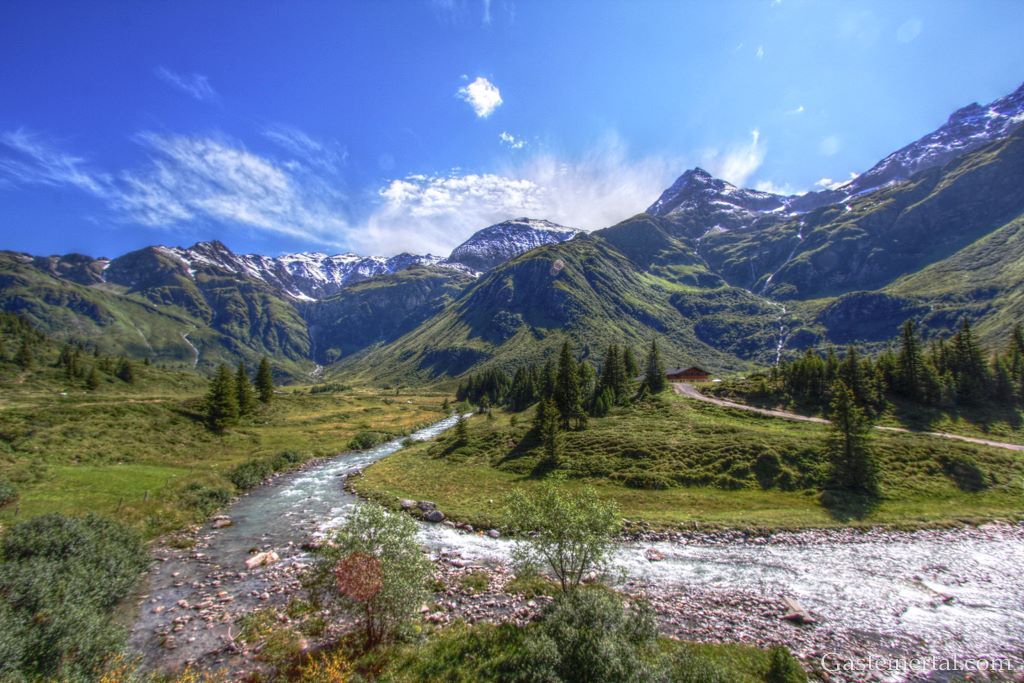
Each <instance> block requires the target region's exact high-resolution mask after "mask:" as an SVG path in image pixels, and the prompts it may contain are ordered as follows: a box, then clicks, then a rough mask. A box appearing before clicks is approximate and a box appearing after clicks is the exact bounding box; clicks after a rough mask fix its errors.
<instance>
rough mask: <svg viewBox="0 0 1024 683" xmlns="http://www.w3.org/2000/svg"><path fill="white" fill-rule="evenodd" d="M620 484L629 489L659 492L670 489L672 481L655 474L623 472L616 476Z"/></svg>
mask: <svg viewBox="0 0 1024 683" xmlns="http://www.w3.org/2000/svg"><path fill="white" fill-rule="evenodd" d="M617 478H621V479H622V484H623V485H624V486H628V487H629V488H631V489H647V490H649V491H660V490H663V489H669V488H672V484H673V482H672V480H671V479H669V478H668V477H666V476H664V475H661V474H658V473H656V472H625V473H622V474H621V475H618V477H617Z"/></svg>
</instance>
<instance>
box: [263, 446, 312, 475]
mask: <svg viewBox="0 0 1024 683" xmlns="http://www.w3.org/2000/svg"><path fill="white" fill-rule="evenodd" d="M306 458H307V456H305V455H304V454H302V453H299V452H297V451H281V452H280V453H278V454H277V455H275V456H274V457H273V458H271V459H270V468H271V469H272V470H274V471H275V472H281V471H283V470H290V469H292V468H293V467H295V466H297V465H301V464H302V463H304V462H305V461H306Z"/></svg>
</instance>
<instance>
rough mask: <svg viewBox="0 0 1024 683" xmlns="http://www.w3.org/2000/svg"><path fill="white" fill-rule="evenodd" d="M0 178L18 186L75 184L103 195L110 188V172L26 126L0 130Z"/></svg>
mask: <svg viewBox="0 0 1024 683" xmlns="http://www.w3.org/2000/svg"><path fill="white" fill-rule="evenodd" d="M0 177H3V178H6V179H7V180H8V181H9V182H10V183H13V184H18V185H51V186H55V185H71V186H73V187H77V188H78V189H80V190H83V191H85V192H88V193H90V194H94V195H96V196H100V197H102V196H106V195H107V193H108V192H109V189H110V188H109V186H110V178H109V177H108V176H107V175H106V174H103V173H100V172H98V171H96V170H94V169H91V168H89V166H88V164H87V163H86V162H85V160H84V159H82V158H80V157H77V156H74V155H71V154H68V153H66V152H63V151H61V150H60V149H58V148H57V147H56V146H55V145H53V144H52V143H50V142H49V141H47V140H45V139H44V138H43V137H42V136H40V135H38V134H36V133H32V132H30V131H27V130H25V129H23V128H19V129H17V130H13V131H6V132H2V133H0Z"/></svg>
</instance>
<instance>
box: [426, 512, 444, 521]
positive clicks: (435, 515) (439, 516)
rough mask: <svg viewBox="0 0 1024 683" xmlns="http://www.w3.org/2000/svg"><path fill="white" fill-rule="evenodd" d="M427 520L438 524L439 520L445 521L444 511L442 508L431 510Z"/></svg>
mask: <svg viewBox="0 0 1024 683" xmlns="http://www.w3.org/2000/svg"><path fill="white" fill-rule="evenodd" d="M426 520H427V521H428V522H432V523H434V524H437V523H438V522H443V521H444V513H443V512H441V511H440V510H430V512H428V513H427V516H426Z"/></svg>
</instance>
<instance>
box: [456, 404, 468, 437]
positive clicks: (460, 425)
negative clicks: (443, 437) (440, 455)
mask: <svg viewBox="0 0 1024 683" xmlns="http://www.w3.org/2000/svg"><path fill="white" fill-rule="evenodd" d="M455 443H456V444H457V445H459V446H465V445H466V444H467V443H469V430H468V429H467V427H466V416H465V415H463V414H462V412H461V411H459V416H458V417H457V418H455Z"/></svg>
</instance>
